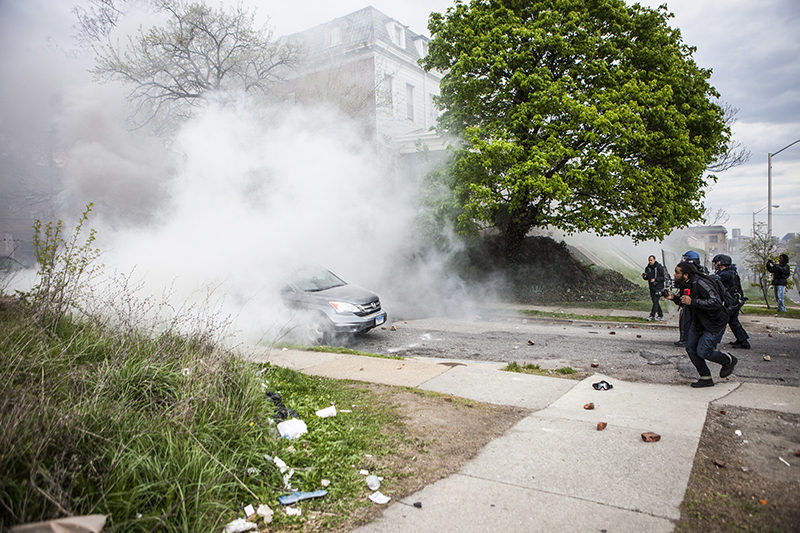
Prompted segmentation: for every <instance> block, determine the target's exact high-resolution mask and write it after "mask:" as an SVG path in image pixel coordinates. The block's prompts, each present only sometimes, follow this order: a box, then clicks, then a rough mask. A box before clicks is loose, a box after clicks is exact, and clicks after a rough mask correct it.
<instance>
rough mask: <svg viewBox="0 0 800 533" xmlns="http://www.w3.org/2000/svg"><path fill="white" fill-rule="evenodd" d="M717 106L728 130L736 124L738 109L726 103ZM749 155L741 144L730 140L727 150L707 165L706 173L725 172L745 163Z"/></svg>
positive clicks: (748, 151)
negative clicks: (721, 111) (721, 112)
mask: <svg viewBox="0 0 800 533" xmlns="http://www.w3.org/2000/svg"><path fill="white" fill-rule="evenodd" d="M719 105H721V106H722V109H723V111H724V116H723V120H724V121H725V125H726V126H728V127H729V128H730V127H731V126H733V124H734V123H735V122H736V115H737V114H738V113H739V109H738V108H736V107H733V106H732V105H731V104H729V103H727V102H720V103H719ZM750 155H751V153H750V150H748V149H747V148H745V146H744V145H743V144H742V143H740V142H739V141H734V140H732V139H731V141H730V142H729V143H728V149H727V150H726V151H725V152H724V153H722V154H720V155H719V156H718V157H717V158H716V159H715V160H714V162H713V163H711V164H710V165H708V167H707V168H706V170H707V171H708V172H725V171H726V170H728V169H730V168H733V167H737V166H739V165H744V164H745V163H747V162H748V161H749V160H750Z"/></svg>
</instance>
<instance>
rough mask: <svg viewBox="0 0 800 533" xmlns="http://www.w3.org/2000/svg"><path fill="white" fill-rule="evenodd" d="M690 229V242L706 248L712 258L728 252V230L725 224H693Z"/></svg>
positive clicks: (709, 257) (707, 253)
mask: <svg viewBox="0 0 800 533" xmlns="http://www.w3.org/2000/svg"><path fill="white" fill-rule="evenodd" d="M687 229H688V236H689V242H690V244H692V243H694V244H693V246H694V247H695V248H701V249H703V250H705V252H706V255H707V256H708V259H709V260H711V259H712V258H713V257H714V256H715V255H717V254H725V253H728V239H727V236H728V230H727V229H725V226H693V227H690V228H687Z"/></svg>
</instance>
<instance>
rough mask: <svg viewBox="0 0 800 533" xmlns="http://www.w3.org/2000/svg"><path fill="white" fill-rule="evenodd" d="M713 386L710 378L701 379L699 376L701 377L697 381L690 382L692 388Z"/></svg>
mask: <svg viewBox="0 0 800 533" xmlns="http://www.w3.org/2000/svg"><path fill="white" fill-rule="evenodd" d="M713 386H714V380H713V379H711V378H708V379H702V378H701V379H698V380H697V381H695V382H694V383H692V388H693V389H702V388H704V387H713Z"/></svg>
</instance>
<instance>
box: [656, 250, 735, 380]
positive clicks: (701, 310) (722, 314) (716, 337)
mask: <svg viewBox="0 0 800 533" xmlns="http://www.w3.org/2000/svg"><path fill="white" fill-rule="evenodd" d="M675 283H676V284H677V285H678V286H679V287H681V294H680V295H676V294H673V293H671V292H670V293H668V294H667V299H669V300H674V299H676V298H679V299H680V301H681V303H682V304H683V305H684V309H685V311H686V312H688V313H689V314H690V316H691V327H690V328H689V336H688V338H687V339H686V353H687V354H689V359H690V360H691V361H692V364H693V365H694V367H695V368H696V369H697V373H698V374H700V379H699V380H698V381H696V382H695V383H692V387H694V388H701V387H713V386H714V380H713V379H712V378H711V370H709V369H708V365H707V364H706V361H713V362H715V363H717V364H719V365H721V366H722V368H721V369H720V371H719V377H721V378H726V377H728V376H730V375H731V373H732V372H733V369H734V367H735V366H736V363H737V362H738V360H737V359H736V357H734V356H733V355H731V354H729V353H728V354H726V353H723V352H720V351H719V350H717V345H718V344H719V341H720V340H722V335H723V334H724V333H725V326H726V325H727V324H728V314H727V312H726V311H725V304H724V303H723V300H722V297H721V295H720V294H718V293H717V289H716V286H715V283H714V281H713V280H711V279H709V278H708V277H706V276H705V275H701V274H700V271H699V270H698V269H697V267H696V266H695V265H694V264H693V263H689V262H687V261H683V262H681V263H678V266H676V267H675Z"/></svg>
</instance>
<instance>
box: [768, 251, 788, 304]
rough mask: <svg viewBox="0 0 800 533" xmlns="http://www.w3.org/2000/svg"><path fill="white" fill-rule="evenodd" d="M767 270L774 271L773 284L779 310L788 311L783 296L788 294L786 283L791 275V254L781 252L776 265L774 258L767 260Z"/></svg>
mask: <svg viewBox="0 0 800 533" xmlns="http://www.w3.org/2000/svg"><path fill="white" fill-rule="evenodd" d="M767 270H768V271H770V272H772V286H773V287H774V288H775V300H776V301H777V302H778V311H779V312H781V313H785V312H786V305H785V304H784V303H783V296H784V295H785V294H786V283H787V282H788V281H789V276H790V275H791V273H792V271H791V267H789V256H788V255H786V254H781V255H780V257H778V264H777V265H776V264H775V262H774V261H773V260H772V259H769V260H768V261H767Z"/></svg>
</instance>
